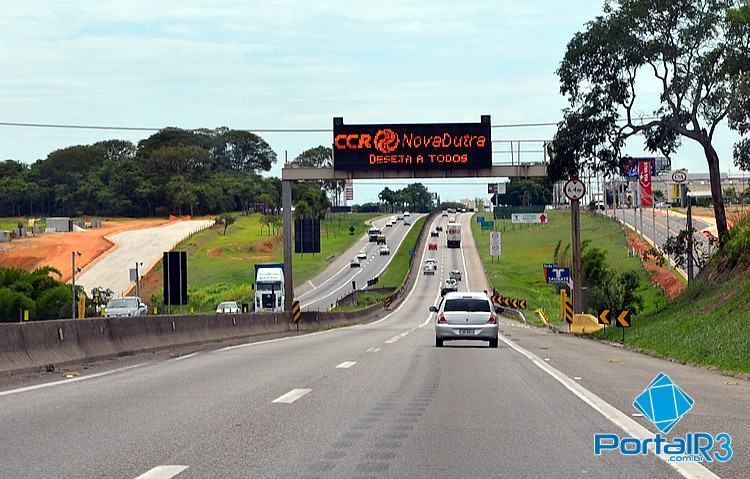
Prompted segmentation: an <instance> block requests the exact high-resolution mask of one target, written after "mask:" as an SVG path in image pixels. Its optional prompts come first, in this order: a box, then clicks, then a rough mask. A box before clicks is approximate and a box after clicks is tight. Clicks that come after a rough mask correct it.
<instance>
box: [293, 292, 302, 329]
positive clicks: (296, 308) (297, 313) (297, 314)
mask: <svg viewBox="0 0 750 479" xmlns="http://www.w3.org/2000/svg"><path fill="white" fill-rule="evenodd" d="M300 319H302V309H301V308H300V305H299V300H297V299H295V300H294V301H292V322H293V323H294V324H296V325H297V331H299V321H300Z"/></svg>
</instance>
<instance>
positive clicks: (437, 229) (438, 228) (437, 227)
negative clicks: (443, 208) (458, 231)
mask: <svg viewBox="0 0 750 479" xmlns="http://www.w3.org/2000/svg"><path fill="white" fill-rule="evenodd" d="M435 231H443V227H442V226H436V227H435Z"/></svg>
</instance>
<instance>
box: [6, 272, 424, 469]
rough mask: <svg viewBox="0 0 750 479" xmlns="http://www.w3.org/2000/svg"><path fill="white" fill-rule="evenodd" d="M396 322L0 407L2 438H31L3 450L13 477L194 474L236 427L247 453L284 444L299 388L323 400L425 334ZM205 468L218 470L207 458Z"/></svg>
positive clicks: (201, 359)
mask: <svg viewBox="0 0 750 479" xmlns="http://www.w3.org/2000/svg"><path fill="white" fill-rule="evenodd" d="M420 285H421V287H422V288H423V290H422V292H423V294H424V297H425V298H428V299H429V298H431V297H432V298H434V296H435V294H434V291H435V289H434V287H433V286H432V285H430V284H429V282H427V281H423V282H421V283H420ZM417 297H419V291H417V295H416V296H415V298H417ZM419 301H420V303H421V302H422V301H424V299H419ZM423 315H424V312H423ZM392 323H393V322H392V321H384V322H382V323H379V324H377V325H369V326H368V327H363V328H356V329H355V328H350V329H342V330H335V331H331V332H328V333H327V334H323V335H311V336H302V337H299V338H295V339H293V340H288V341H279V342H275V343H268V344H256V345H253V346H247V347H241V348H236V349H232V350H228V351H217V352H209V353H205V354H204V353H202V354H199V355H197V356H194V357H190V358H187V359H184V360H180V361H174V360H173V361H166V362H163V363H157V364H152V365H149V366H145V367H142V368H137V369H133V370H129V371H127V372H123V373H119V374H116V375H113V376H107V377H103V378H98V379H92V380H89V381H83V382H80V383H76V384H71V385H65V386H60V387H54V388H48V389H43V390H37V391H33V392H31V393H22V394H19V395H14V396H6V397H3V398H0V405H2V408H0V427H1V429H2V430H3V431H4V432H5V433H7V434H8V436H9V437H19V438H20V437H23V438H25V439H24V441H17V442H15V443H14V444H6V445H5V447H4V448H3V450H2V453H1V457H0V460H1V461H2V463H3V465H4V466H3V470H4V471H5V472H4V473H7V474H8V477H29V476H31V477H106V476H110V477H135V476H137V475H138V474H139V473H140V472H142V471H143V470H147V469H150V468H151V467H154V466H157V465H161V464H172V463H173V462H174V461H173V458H174V457H175V456H176V455H178V454H179V453H181V452H184V453H185V454H187V456H188V458H186V460H183V459H182V458H181V459H180V460H181V462H180V463H186V464H188V465H191V466H192V465H193V464H194V463H195V461H188V460H187V459H189V457H193V456H195V457H201V454H200V451H203V450H205V449H206V448H208V446H209V445H210V444H212V443H214V442H216V439H217V437H222V436H223V435H225V434H227V433H228V434H230V436H231V435H233V434H235V432H234V428H243V426H244V428H245V429H244V430H243V429H240V430H243V431H244V432H243V433H244V434H246V435H247V434H250V435H251V437H246V438H245V441H244V442H243V443H242V444H245V443H247V444H255V445H259V444H266V445H267V444H268V442H267V441H272V443H273V444H284V442H283V439H284V437H279V436H278V435H279V434H281V436H286V435H287V434H286V432H288V430H289V429H288V428H291V429H292V430H293V429H294V427H295V425H294V424H286V425H283V424H282V425H280V424H279V423H280V421H283V420H285V419H291V420H293V418H290V417H289V416H287V415H286V414H284V415H282V416H277V415H276V414H275V412H276V411H277V409H274V407H276V406H277V405H276V404H273V403H271V401H272V400H273V399H274V398H276V397H279V396H280V395H282V394H284V393H287V392H288V391H290V390H293V389H295V388H309V389H312V390H313V391H316V390H317V389H319V387H320V386H321V385H322V384H323V383H325V381H326V380H327V379H328V377H329V376H330V374H331V371H333V370H334V367H335V366H336V365H337V364H340V363H341V362H342V361H351V360H354V361H360V360H361V357H362V356H363V355H366V354H367V349H370V348H375V347H381V348H382V347H385V346H386V345H387V344H392V342H390V343H386V341H388V340H389V339H390V338H392V337H399V339H400V336H398V334H400V333H402V332H403V330H404V326H411V327H413V326H416V321H414V319H413V316H412V315H406V316H404V317H402V318H401V320H400V321H399V323H398V324H392ZM284 427H286V428H287V429H284ZM201 438H205V439H206V441H207V444H206V443H204V442H202V440H201ZM25 444H34V445H35V447H34V448H28V447H26V446H25ZM217 444H221V447H222V449H223V450H225V451H226V450H230V449H235V447H236V443H233V442H229V443H221V442H218V443H217ZM196 448H197V449H198V450H196ZM273 450H274V451H275V454H272V455H273V456H274V457H283V456H284V450H283V449H281V450H275V449H273ZM255 452H256V453H257V454H258V456H254V457H253V459H252V463H253V464H262V461H263V457H265V455H266V454H271V452H272V448H268V447H261V448H260V449H259V450H257V451H255ZM218 457H225V456H222V455H219V456H218ZM200 462H201V463H210V461H208V460H207V459H206V458H202V459H201V461H200ZM218 470H219V471H220V470H221V469H218ZM196 477H216V476H213V475H202V476H201V475H199V476H196Z"/></svg>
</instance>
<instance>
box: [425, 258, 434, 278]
mask: <svg viewBox="0 0 750 479" xmlns="http://www.w3.org/2000/svg"><path fill="white" fill-rule="evenodd" d="M422 271H423V272H424V274H431V275H434V274H435V271H437V261H435V260H434V259H432V258H428V259H426V260H425V261H424V267H423V268H422Z"/></svg>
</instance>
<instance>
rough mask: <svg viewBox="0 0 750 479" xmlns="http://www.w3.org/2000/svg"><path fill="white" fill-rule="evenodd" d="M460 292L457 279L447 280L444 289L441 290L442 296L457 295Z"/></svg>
mask: <svg viewBox="0 0 750 479" xmlns="http://www.w3.org/2000/svg"><path fill="white" fill-rule="evenodd" d="M456 291H458V283H457V282H456V280H455V279H446V280H445V282H444V283H443V287H442V288H441V289H440V295H441V296H445V295H446V294H448V293H455V292H456Z"/></svg>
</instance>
